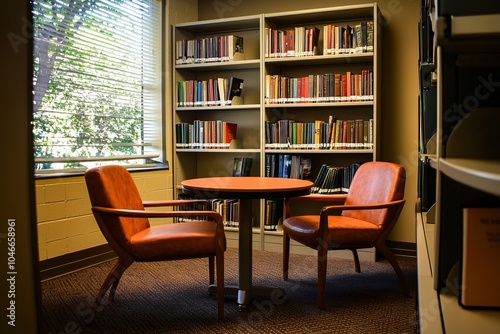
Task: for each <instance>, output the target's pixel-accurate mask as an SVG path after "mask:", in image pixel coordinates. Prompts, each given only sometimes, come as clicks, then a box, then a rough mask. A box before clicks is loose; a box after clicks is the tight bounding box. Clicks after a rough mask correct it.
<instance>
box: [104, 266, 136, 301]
mask: <svg viewBox="0 0 500 334" xmlns="http://www.w3.org/2000/svg"><path fill="white" fill-rule="evenodd" d="M133 262H134V260H133V259H132V258H129V257H127V258H118V263H117V264H116V265H115V266H114V268H113V269H112V270H111V272H110V273H109V274H108V277H106V279H105V280H104V283H103V284H102V286H101V290H100V291H99V294H98V295H97V298H96V304H97V305H100V303H101V300H102V298H103V297H104V295H105V294H106V291H107V290H108V289H109V287H110V286H111V289H110V291H109V297H108V299H109V301H110V302H113V301H114V300H115V292H116V288H117V287H118V283H120V279H121V278H122V275H123V273H124V272H125V270H127V268H128V267H130V265H131V264H132V263H133Z"/></svg>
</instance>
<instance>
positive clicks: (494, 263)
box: [460, 208, 500, 307]
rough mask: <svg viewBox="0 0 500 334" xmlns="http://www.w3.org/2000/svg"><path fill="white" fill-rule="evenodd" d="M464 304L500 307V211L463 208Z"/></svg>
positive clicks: (462, 297) (461, 299) (462, 295)
mask: <svg viewBox="0 0 500 334" xmlns="http://www.w3.org/2000/svg"><path fill="white" fill-rule="evenodd" d="M463 223H464V224H463V225H464V226H463V256H462V291H461V298H460V301H461V304H462V305H463V306H467V307H500V284H499V282H500V265H499V264H500V208H464V209H463Z"/></svg>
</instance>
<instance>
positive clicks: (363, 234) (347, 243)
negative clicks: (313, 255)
mask: <svg viewBox="0 0 500 334" xmlns="http://www.w3.org/2000/svg"><path fill="white" fill-rule="evenodd" d="M283 230H284V232H286V233H287V234H288V235H289V236H290V238H292V239H293V240H296V241H298V242H300V243H302V244H304V245H306V246H309V247H312V248H316V247H317V246H318V244H319V238H318V233H319V215H306V216H295V217H290V218H287V219H285V221H284V222H283ZM328 230H329V239H330V240H329V248H351V247H365V245H367V246H368V245H370V244H371V245H373V243H374V242H375V241H376V240H377V239H378V237H379V236H380V234H381V232H382V230H381V229H380V228H379V227H378V226H376V225H375V224H372V223H370V222H366V221H363V220H359V219H355V218H351V217H345V216H329V217H328Z"/></svg>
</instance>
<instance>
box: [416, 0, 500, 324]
mask: <svg viewBox="0 0 500 334" xmlns="http://www.w3.org/2000/svg"><path fill="white" fill-rule="evenodd" d="M446 3H447V2H446V1H445V2H442V3H438V4H437V7H436V8H434V7H433V6H429V7H428V9H429V13H427V15H429V16H430V17H431V22H432V26H431V28H432V29H433V31H434V45H435V59H434V61H433V63H434V65H435V67H436V73H437V102H436V105H437V108H436V116H435V117H436V123H437V133H436V137H435V142H432V141H431V142H432V143H433V144H432V145H430V146H429V147H434V148H435V152H430V153H431V154H423V155H422V158H421V159H422V160H425V161H426V163H427V164H428V165H429V166H430V167H431V168H432V170H433V171H434V172H435V185H436V187H435V189H434V190H433V191H434V192H435V193H434V195H435V205H432V206H430V208H428V209H427V210H424V209H423V208H422V206H421V205H420V203H417V210H416V211H417V212H416V221H417V252H418V257H419V261H418V272H419V277H418V280H419V309H420V312H419V314H420V327H421V332H422V333H462V332H463V333H467V332H472V331H480V332H481V333H495V332H497V331H498V328H500V308H498V307H497V308H486V307H477V306H476V307H465V306H463V303H462V289H463V282H462V279H463V276H464V274H463V270H465V269H464V266H463V259H464V256H465V255H464V249H465V247H464V241H465V240H467V239H469V238H468V237H469V234H468V233H466V232H464V231H465V230H464V219H465V218H464V217H465V214H464V208H499V207H500V151H499V150H498V147H497V143H498V140H499V139H500V132H499V124H500V123H499V121H500V93H499V92H498V91H497V90H488V91H486V90H487V87H489V84H488V82H491V81H495V82H496V81H498V80H500V61H499V60H498V59H499V55H500V48H499V43H498V41H499V39H500V27H499V26H498V24H492V22H498V19H499V18H500V16H499V15H500V14H499V13H500V10H498V6H497V7H495V8H493V13H491V12H490V9H485V8H486V7H483V10H486V11H488V13H489V14H490V15H486V16H485V15H466V16H458V17H453V16H452V15H450V13H448V12H447V11H446V8H447V7H446ZM492 4H493V2H492ZM457 8H459V6H457ZM448 9H449V8H448ZM477 10H478V8H475V11H477ZM445 21H447V22H448V27H447V28H446V29H445V28H444V27H445V24H444V23H445ZM431 45H432V43H431ZM471 50H473V51H471ZM485 92H487V94H486V93H485ZM483 93H485V94H483ZM472 101H473V102H474V103H473V104H470V102H472ZM424 144H425V143H424ZM431 151H432V150H431ZM469 233H470V232H469ZM481 246H484V245H481ZM475 248H480V247H475ZM484 257H485V259H486V258H487V257H488V254H484ZM486 279H487V277H485V282H486ZM495 280H496V281H497V282H498V277H497V278H495ZM468 288H471V286H469V287H468ZM472 288H477V286H475V287H472ZM492 291H493V290H491V292H492Z"/></svg>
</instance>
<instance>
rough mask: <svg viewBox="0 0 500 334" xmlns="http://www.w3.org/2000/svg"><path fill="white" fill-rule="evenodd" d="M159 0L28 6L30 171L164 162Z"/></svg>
mask: <svg viewBox="0 0 500 334" xmlns="http://www.w3.org/2000/svg"><path fill="white" fill-rule="evenodd" d="M161 17H162V15H161V1H160V0H78V1H72V0H33V22H34V43H35V44H34V74H33V87H34V91H33V93H34V101H33V131H34V149H35V170H36V172H37V173H39V172H43V171H49V172H53V171H61V170H62V171H70V170H84V169H86V168H89V167H92V166H95V165H101V164H109V163H118V164H124V165H135V166H144V165H150V164H157V163H162V162H164V149H163V145H164V144H163V140H162V138H163V135H162V113H161V110H162V105H161V101H162V99H161V91H162V87H161V73H162V69H161V49H162V48H161V31H162V27H161Z"/></svg>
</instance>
